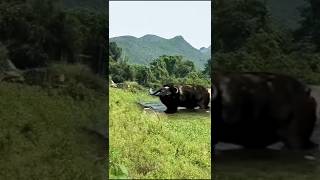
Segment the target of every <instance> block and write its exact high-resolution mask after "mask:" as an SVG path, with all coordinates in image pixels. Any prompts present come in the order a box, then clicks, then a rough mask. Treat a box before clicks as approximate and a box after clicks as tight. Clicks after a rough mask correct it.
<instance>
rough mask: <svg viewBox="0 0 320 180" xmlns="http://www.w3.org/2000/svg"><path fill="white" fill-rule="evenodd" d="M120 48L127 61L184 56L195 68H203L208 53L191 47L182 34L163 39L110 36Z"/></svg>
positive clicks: (142, 62)
mask: <svg viewBox="0 0 320 180" xmlns="http://www.w3.org/2000/svg"><path fill="white" fill-rule="evenodd" d="M110 42H116V43H117V45H118V46H119V47H120V48H122V50H123V54H122V58H126V57H129V61H128V63H130V64H140V65H148V64H149V63H151V62H152V60H153V59H155V58H158V57H159V56H162V55H170V56H176V55H178V56H184V57H185V58H186V59H188V60H190V61H192V62H193V63H194V64H195V67H196V68H197V69H203V67H204V64H205V63H206V60H207V59H208V58H210V55H209V54H208V53H207V52H205V53H203V52H201V51H200V50H199V49H196V48H194V47H192V46H191V45H190V44H189V43H188V42H187V41H185V40H184V39H183V37H182V36H176V37H174V38H172V39H164V38H161V37H158V36H155V35H145V36H143V37H141V38H136V37H133V36H120V37H115V38H110Z"/></svg>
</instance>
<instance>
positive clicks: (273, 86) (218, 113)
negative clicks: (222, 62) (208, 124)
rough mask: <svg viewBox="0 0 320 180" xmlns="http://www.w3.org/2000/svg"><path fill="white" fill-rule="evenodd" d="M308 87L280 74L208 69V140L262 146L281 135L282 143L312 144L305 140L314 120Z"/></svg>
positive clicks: (303, 146) (296, 147)
mask: <svg viewBox="0 0 320 180" xmlns="http://www.w3.org/2000/svg"><path fill="white" fill-rule="evenodd" d="M310 91H311V90H310V88H308V87H307V86H306V85H304V84H303V83H301V82H299V81H298V80H296V79H294V78H292V77H289V76H286V75H280V74H273V73H257V72H248V73H216V74H214V77H213V85H212V102H211V104H212V109H213V111H212V118H213V137H212V138H213V144H214V145H215V144H217V143H218V142H227V143H234V144H238V145H242V146H244V147H246V148H264V147H266V146H268V145H270V144H273V143H275V142H279V141H281V142H283V143H284V144H285V146H286V147H287V148H288V149H294V150H302V149H311V148H315V147H317V145H316V144H314V143H313V142H311V141H310V136H311V134H312V132H313V128H314V125H315V122H316V102H315V99H314V98H313V97H311V96H310Z"/></svg>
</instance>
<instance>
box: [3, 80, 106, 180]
mask: <svg viewBox="0 0 320 180" xmlns="http://www.w3.org/2000/svg"><path fill="white" fill-rule="evenodd" d="M105 107H106V106H105V100H103V98H91V99H86V100H81V101H80V100H74V99H73V98H71V97H70V96H67V95H59V93H58V92H57V91H56V90H50V91H48V90H45V89H42V88H40V87H37V86H27V85H21V84H11V83H4V82H1V83H0V179H66V180H67V179H68V180H69V179H101V178H102V171H103V168H104V165H103V162H101V161H96V159H97V157H98V156H99V152H98V148H99V147H101V142H99V139H97V138H94V137H93V136H91V135H90V134H89V133H87V132H85V131H83V130H82V129H83V128H92V127H94V126H98V124H99V123H100V124H101V125H100V126H101V127H103V125H105V124H103V122H105Z"/></svg>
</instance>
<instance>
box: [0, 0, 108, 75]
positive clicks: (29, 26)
mask: <svg viewBox="0 0 320 180" xmlns="http://www.w3.org/2000/svg"><path fill="white" fill-rule="evenodd" d="M107 24H108V20H107V13H103V12H100V11H95V10H94V9H89V8H66V7H65V6H64V4H63V1H59V0H58V1H50V0H2V1H1V2H0V61H4V59H10V60H11V61H12V62H13V64H14V65H15V66H16V67H17V68H19V69H30V68H39V67H47V66H48V65H49V64H52V63H61V62H63V63H70V64H74V63H81V64H84V65H86V66H88V67H90V69H91V70H92V71H93V72H94V73H96V74H100V75H101V76H104V75H105V73H106V68H107V66H106V63H107V62H106V58H107V56H106V52H105V50H106V47H107V39H106V37H105V34H106V31H107V30H108V27H107Z"/></svg>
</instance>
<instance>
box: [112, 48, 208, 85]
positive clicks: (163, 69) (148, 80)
mask: <svg viewBox="0 0 320 180" xmlns="http://www.w3.org/2000/svg"><path fill="white" fill-rule="evenodd" d="M121 53H122V49H121V48H119V47H118V46H117V44H116V43H115V42H111V43H110V46H109V74H110V77H111V79H112V80H113V81H114V82H115V83H121V82H124V81H136V82H138V83H139V84H140V85H143V86H147V87H154V86H162V85H163V84H168V83H175V84H200V85H204V86H206V87H210V79H209V68H208V67H209V66H207V65H206V69H205V70H204V71H203V72H201V71H198V70H196V68H195V65H194V63H193V62H192V61H190V60H187V59H185V58H184V57H183V56H169V55H162V56H160V57H158V58H155V59H153V60H152V61H151V62H150V64H149V66H144V65H130V64H128V63H127V61H124V60H122V59H121ZM208 63H210V60H209V61H208Z"/></svg>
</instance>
